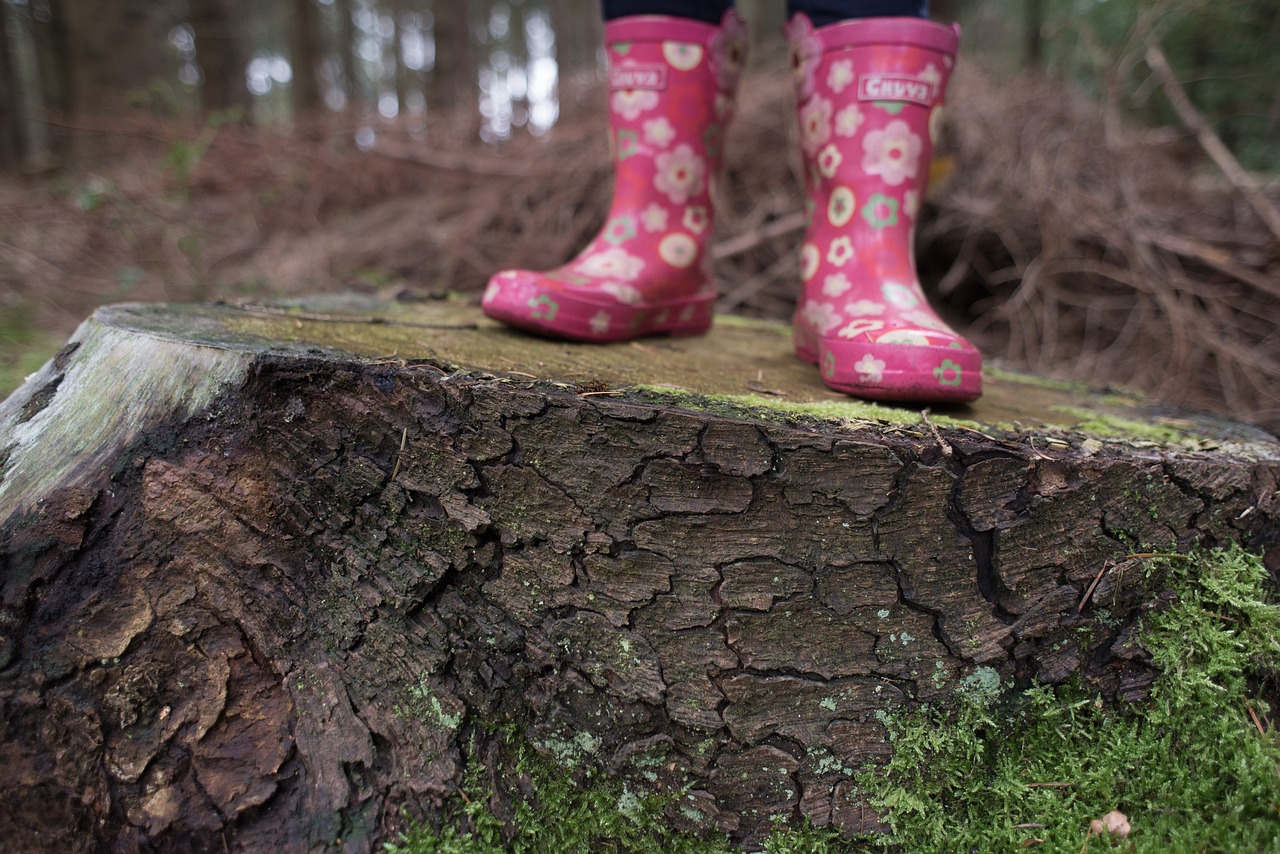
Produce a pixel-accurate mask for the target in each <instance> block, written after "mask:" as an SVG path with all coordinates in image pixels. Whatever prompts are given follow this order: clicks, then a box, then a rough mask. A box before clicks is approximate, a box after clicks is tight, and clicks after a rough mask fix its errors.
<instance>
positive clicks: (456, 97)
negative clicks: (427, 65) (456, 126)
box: [427, 2, 476, 109]
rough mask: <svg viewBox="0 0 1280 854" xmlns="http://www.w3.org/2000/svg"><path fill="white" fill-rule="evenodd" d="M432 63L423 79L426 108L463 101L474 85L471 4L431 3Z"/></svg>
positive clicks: (470, 94)
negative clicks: (433, 43) (425, 77)
mask: <svg viewBox="0 0 1280 854" xmlns="http://www.w3.org/2000/svg"><path fill="white" fill-rule="evenodd" d="M431 12H432V16H433V20H434V29H433V36H434V38H435V43H436V64H435V67H434V68H433V69H432V70H431V76H430V77H429V78H428V79H427V83H428V86H427V107H428V109H434V108H439V107H452V106H454V105H456V104H463V103H466V102H467V101H468V100H469V99H470V98H471V97H472V95H473V94H474V92H475V87H476V82H475V78H476V59H475V51H474V48H473V47H472V44H471V41H472V33H471V6H470V4H467V3H442V2H433V3H432V4H431Z"/></svg>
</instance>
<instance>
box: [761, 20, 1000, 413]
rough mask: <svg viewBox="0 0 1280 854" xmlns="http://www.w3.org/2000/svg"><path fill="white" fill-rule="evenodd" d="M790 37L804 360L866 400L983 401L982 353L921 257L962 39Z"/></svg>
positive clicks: (799, 346)
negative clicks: (932, 285)
mask: <svg viewBox="0 0 1280 854" xmlns="http://www.w3.org/2000/svg"><path fill="white" fill-rule="evenodd" d="M787 40H788V41H789V42H790V44H791V55H792V62H793V67H794V69H795V72H796V89H797V101H798V103H799V117H800V144H801V147H802V148H803V150H804V156H805V171H806V176H805V182H806V186H807V191H808V198H809V215H810V219H809V225H808V228H807V229H806V231H805V239H804V244H803V246H802V247H801V250H800V267H801V276H802V277H803V279H804V297H803V299H801V301H800V303H799V305H797V306H796V314H795V318H794V332H793V335H794V342H795V349H796V354H797V355H798V356H799V357H800V358H802V359H804V360H806V361H808V362H812V363H814V364H816V365H818V370H819V373H820V374H821V375H822V379H823V381H824V382H826V384H827V385H828V386H830V387H831V388H833V389H836V390H837V391H842V392H845V393H847V394H852V395H856V396H858V397H865V398H872V399H875V400H915V401H934V402H948V401H957V402H958V401H968V400H974V399H975V398H977V397H978V396H979V395H981V394H982V354H981V353H979V352H978V351H977V349H975V348H974V346H973V345H972V344H970V343H969V342H968V341H965V340H964V339H963V338H961V337H960V336H959V335H957V334H956V333H955V332H954V331H952V330H951V329H950V328H948V327H947V325H946V324H945V323H943V322H942V321H941V320H940V319H939V318H938V316H937V315H936V314H935V313H934V312H933V310H932V309H931V308H930V307H929V303H928V302H927V301H926V300H925V297H924V292H923V291H922V290H921V289H920V282H919V280H918V279H917V278H916V268H915V257H914V254H913V250H912V244H913V238H914V236H915V226H916V217H917V215H918V214H919V212H920V202H921V199H922V198H923V196H924V190H925V182H926V180H927V178H928V174H929V162H930V157H931V155H932V153H933V143H934V141H935V140H936V137H937V133H938V129H939V127H940V126H941V118H942V100H943V93H944V92H945V91H946V86H947V78H948V76H949V75H950V72H951V67H952V65H954V63H955V53H956V47H957V45H958V42H959V28H956V27H946V26H943V25H941V24H935V23H932V22H930V21H926V20H922V19H919V18H865V19H861V20H855V21H846V22H842V23H838V24H832V25H830V26H826V27H822V28H821V29H818V30H815V29H813V27H812V25H811V24H810V23H809V19H808V18H807V17H805V16H804V15H802V14H801V15H796V16H795V17H793V18H792V19H791V22H790V24H788V26H787Z"/></svg>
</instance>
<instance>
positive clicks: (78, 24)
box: [57, 0, 175, 115]
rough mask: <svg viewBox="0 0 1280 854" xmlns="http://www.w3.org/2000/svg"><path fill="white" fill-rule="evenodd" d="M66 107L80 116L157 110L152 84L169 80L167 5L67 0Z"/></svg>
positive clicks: (122, 0) (64, 7)
mask: <svg viewBox="0 0 1280 854" xmlns="http://www.w3.org/2000/svg"><path fill="white" fill-rule="evenodd" d="M57 8H58V9H59V10H61V11H62V13H63V15H64V16H65V24H66V39H67V44H66V45H65V47H66V50H67V65H68V69H69V79H68V81H67V85H68V89H69V97H68V104H69V107H70V110H71V112H72V113H74V114H78V115H93V114H101V113H107V112H111V111H113V110H118V109H120V108H121V107H123V106H126V105H139V106H156V105H157V103H156V101H155V100H154V97H153V96H154V93H153V92H151V91H149V90H150V88H151V86H152V84H154V83H156V82H157V81H161V80H166V79H168V78H169V77H170V75H171V72H172V69H171V68H170V63H169V53H168V37H169V29H170V28H171V27H172V26H173V24H174V23H175V21H174V18H173V16H172V14H171V10H170V8H169V4H168V3H156V2H153V0H66V2H63V3H60V4H59V5H58V7H57Z"/></svg>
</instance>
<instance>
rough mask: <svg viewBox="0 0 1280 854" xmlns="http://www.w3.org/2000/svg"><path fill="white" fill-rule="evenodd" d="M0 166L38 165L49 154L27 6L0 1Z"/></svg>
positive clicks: (37, 166) (42, 96) (31, 166)
mask: <svg viewBox="0 0 1280 854" xmlns="http://www.w3.org/2000/svg"><path fill="white" fill-rule="evenodd" d="M0 39H2V40H3V42H4V44H3V46H0V66H2V67H0V78H3V79H2V80H0V90H3V91H0V99H2V101H0V135H3V137H4V141H3V147H4V151H3V153H0V168H10V169H12V168H16V167H25V168H29V169H38V168H40V167H41V166H42V165H43V164H45V163H46V161H47V160H48V157H49V153H50V152H49V134H48V132H47V130H46V128H45V117H44V91H43V87H42V84H41V77H40V69H39V62H38V60H37V57H36V45H35V39H34V36H33V33H32V21H31V15H30V11H29V10H28V8H27V7H26V6H25V5H23V6H18V5H15V4H11V3H3V4H2V5H0Z"/></svg>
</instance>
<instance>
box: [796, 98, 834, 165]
mask: <svg viewBox="0 0 1280 854" xmlns="http://www.w3.org/2000/svg"><path fill="white" fill-rule="evenodd" d="M830 138H831V102H830V101H828V100H827V99H826V98H824V97H822V96H821V95H814V96H813V98H811V99H810V100H809V103H807V104H805V105H804V106H803V107H801V108H800V147H801V148H803V149H804V152H805V154H808V155H810V156H813V154H814V152H816V151H817V150H818V149H819V148H821V147H822V146H824V145H826V143H827V140H828V139H830Z"/></svg>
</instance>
